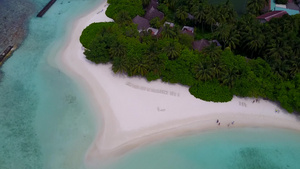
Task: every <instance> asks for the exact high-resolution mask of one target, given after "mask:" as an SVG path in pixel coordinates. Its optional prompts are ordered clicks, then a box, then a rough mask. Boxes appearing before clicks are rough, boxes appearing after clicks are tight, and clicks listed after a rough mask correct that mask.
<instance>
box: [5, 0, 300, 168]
mask: <svg viewBox="0 0 300 169" xmlns="http://www.w3.org/2000/svg"><path fill="white" fill-rule="evenodd" d="M33 2H34V4H35V5H36V9H41V8H42V7H43V5H45V4H46V3H47V2H48V0H34V1H33ZM99 3H100V1H97V0H57V2H56V3H55V5H53V7H52V8H51V9H50V10H49V11H48V12H47V14H46V15H45V16H44V17H43V18H35V17H33V18H31V19H30V22H29V25H28V29H29V34H28V36H27V38H26V39H25V41H24V42H23V44H22V46H20V48H19V49H18V50H17V51H16V52H15V53H14V54H13V56H12V57H11V58H10V59H9V60H8V61H7V62H6V63H5V64H4V66H3V67H1V68H0V168H1V169H77V168H85V166H84V155H85V152H86V151H87V149H88V147H89V144H90V143H91V142H92V141H93V138H94V137H95V135H96V133H95V132H96V124H95V121H93V114H92V111H91V109H90V108H89V106H90V105H89V103H88V101H87V98H86V97H85V95H84V91H83V90H81V89H80V88H79V86H77V84H75V82H74V81H72V80H71V79H70V78H69V77H67V76H66V75H64V74H63V73H62V72H61V71H60V70H58V69H56V68H54V67H52V66H51V65H49V62H48V60H50V61H51V60H52V59H54V58H55V57H56V55H57V53H58V51H59V50H60V49H61V47H63V44H64V42H65V38H66V36H67V33H68V30H69V29H70V27H69V26H68V25H69V23H71V22H72V20H73V19H74V18H76V17H77V16H80V15H81V14H83V13H84V12H86V11H88V10H90V9H92V8H93V7H94V6H95V5H97V4H99ZM36 13H37V11H36ZM299 141H300V133H299V132H293V131H286V130H277V129H276V130H275V129H233V130H222V131H213V132H207V133H203V134H200V135H195V136H188V137H183V138H177V139H173V140H169V141H164V142H159V143H153V144H152V145H148V146H146V147H143V148H139V149H136V150H133V151H131V152H129V153H128V154H126V155H124V156H122V157H120V158H118V160H116V161H114V162H113V163H110V164H106V166H105V167H101V168H104V169H105V168H107V169H119V168H122V169H147V168H157V169H165V168H172V169H181V168H191V169H193V168H205V169H214V168H230V169H235V168H236V169H238V168H251V169H252V168H255V169H260V168H264V169H269V168H270V169H271V168H272V169H273V168H275V169H276V168H292V169H298V168H300V165H299V164H298V163H297V161H298V160H297V159H298V158H297V157H299V155H300V148H299V146H298V144H299ZM99 168H100V167H99Z"/></svg>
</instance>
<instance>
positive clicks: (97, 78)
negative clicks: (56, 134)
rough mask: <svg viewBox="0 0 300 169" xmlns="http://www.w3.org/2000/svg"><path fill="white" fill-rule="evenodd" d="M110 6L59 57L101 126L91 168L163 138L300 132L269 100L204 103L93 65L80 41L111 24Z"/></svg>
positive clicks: (81, 23) (91, 16) (82, 23)
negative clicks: (99, 25) (240, 130)
mask: <svg viewBox="0 0 300 169" xmlns="http://www.w3.org/2000/svg"><path fill="white" fill-rule="evenodd" d="M106 8H107V3H106V2H104V3H103V4H102V5H100V6H99V7H98V8H97V9H94V10H93V11H91V12H90V13H88V14H87V15H85V16H83V17H81V18H79V19H78V20H77V21H76V22H75V23H74V24H73V25H72V28H73V29H72V32H71V34H70V36H69V37H68V40H67V41H66V46H65V47H64V49H63V50H62V51H61V52H60V53H59V56H58V57H57V58H56V64H57V65H58V66H59V68H60V69H61V70H62V71H63V72H65V73H66V74H67V75H68V76H70V77H72V78H73V79H74V80H75V81H76V82H78V83H79V84H80V85H81V86H82V87H83V88H85V89H86V91H87V93H88V96H89V99H90V101H91V105H92V106H93V108H94V111H95V112H96V115H95V117H96V118H97V119H98V122H99V124H101V125H99V126H98V127H99V133H98V135H97V137H96V138H95V140H94V142H93V145H91V147H90V149H89V151H88V152H87V155H86V162H87V164H88V165H94V164H96V163H97V161H99V159H101V158H104V157H111V156H114V155H116V154H121V153H124V152H126V151H128V150H130V149H132V148H135V147H137V146H141V145H144V144H147V143H149V142H152V141H157V140H159V139H162V138H169V137H174V136H180V135H185V134H189V133H195V132H201V131H207V130H217V129H224V128H232V127H277V128H286V129H293V130H299V131H300V121H298V120H297V118H296V117H295V116H293V115H290V114H288V113H286V111H285V110H283V109H280V108H279V107H278V106H277V105H276V104H274V103H272V102H269V101H266V100H262V99H259V100H258V101H254V99H253V98H237V97H234V98H233V100H232V101H230V102H228V103H212V102H205V101H202V100H199V99H196V98H194V97H193V96H192V95H190V93H189V91H188V88H187V87H184V86H181V85H174V84H167V83H163V82H161V81H160V80H158V81H154V82H150V83H149V82H147V81H146V80H145V79H141V78H137V77H134V78H129V77H126V76H122V75H116V74H114V73H113V72H112V71H111V65H110V64H107V65H95V64H93V63H90V62H89V61H87V60H86V59H85V56H84V55H83V49H82V45H81V44H80V42H79V37H80V35H81V32H82V30H83V29H84V28H85V27H86V26H88V25H89V24H90V23H93V22H101V21H102V22H104V21H112V20H111V19H110V18H107V17H106V16H105V10H106ZM253 101H254V102H253ZM276 110H277V111H276ZM217 119H218V120H219V121H220V125H218V124H217V123H216V120H217ZM233 121H234V123H233V124H232V122H233ZM228 125H229V126H228Z"/></svg>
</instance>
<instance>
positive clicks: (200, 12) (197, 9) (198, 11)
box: [192, 3, 206, 32]
mask: <svg viewBox="0 0 300 169" xmlns="http://www.w3.org/2000/svg"><path fill="white" fill-rule="evenodd" d="M205 8H206V3H199V4H198V5H195V6H194V7H193V8H192V14H193V15H194V17H195V21H196V22H197V23H201V25H202V32H203V23H204V20H205V18H206V10H205Z"/></svg>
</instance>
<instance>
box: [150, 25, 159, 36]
mask: <svg viewBox="0 0 300 169" xmlns="http://www.w3.org/2000/svg"><path fill="white" fill-rule="evenodd" d="M149 30H150V31H151V35H153V36H156V35H158V32H159V30H158V29H155V28H151V27H150V28H148V29H147V31H149Z"/></svg>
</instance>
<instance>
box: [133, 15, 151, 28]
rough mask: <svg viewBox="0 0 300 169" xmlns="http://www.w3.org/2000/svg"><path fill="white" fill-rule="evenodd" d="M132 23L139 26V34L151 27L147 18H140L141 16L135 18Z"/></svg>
mask: <svg viewBox="0 0 300 169" xmlns="http://www.w3.org/2000/svg"><path fill="white" fill-rule="evenodd" d="M132 22H133V23H135V24H137V25H138V27H137V28H138V31H139V32H141V31H143V30H147V29H148V28H149V27H150V24H149V20H147V19H146V18H143V17H140V16H139V15H137V16H136V17H134V18H133V20H132Z"/></svg>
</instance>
